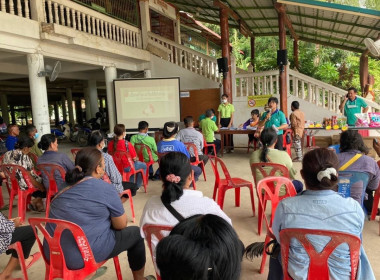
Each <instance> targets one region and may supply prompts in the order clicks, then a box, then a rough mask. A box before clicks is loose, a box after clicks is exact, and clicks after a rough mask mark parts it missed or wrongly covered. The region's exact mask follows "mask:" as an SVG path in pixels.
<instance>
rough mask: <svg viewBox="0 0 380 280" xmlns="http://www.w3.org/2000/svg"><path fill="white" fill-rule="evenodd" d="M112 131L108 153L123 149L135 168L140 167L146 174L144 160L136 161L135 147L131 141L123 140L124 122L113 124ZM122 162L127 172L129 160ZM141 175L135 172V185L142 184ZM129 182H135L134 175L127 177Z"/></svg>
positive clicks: (124, 133)
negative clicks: (113, 136) (128, 154)
mask: <svg viewBox="0 0 380 280" xmlns="http://www.w3.org/2000/svg"><path fill="white" fill-rule="evenodd" d="M113 133H114V134H115V138H114V140H112V141H110V142H109V143H108V153H109V154H110V155H113V154H114V153H115V152H116V151H124V152H129V153H130V155H131V157H132V159H133V161H134V165H135V169H136V170H138V169H142V170H143V171H144V174H146V164H145V162H141V161H138V157H137V154H136V150H135V147H133V145H132V144H131V142H129V141H127V140H124V138H125V135H127V133H126V132H125V125H124V124H117V125H115V127H114V129H113ZM123 164H124V166H125V169H124V170H125V172H129V171H130V170H131V168H130V167H129V162H128V160H127V159H125V160H124V161H123ZM142 180H143V178H142V176H141V174H140V173H139V174H137V178H136V184H137V187H138V188H140V187H141V184H142ZM129 182H132V183H133V182H135V176H134V175H133V176H131V177H130V179H129Z"/></svg>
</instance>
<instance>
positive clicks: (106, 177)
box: [103, 173, 136, 223]
mask: <svg viewBox="0 0 380 280" xmlns="http://www.w3.org/2000/svg"><path fill="white" fill-rule="evenodd" d="M103 181H104V182H107V183H109V184H112V182H111V180H110V178H109V177H108V175H107V174H106V173H104V175H103ZM125 194H126V195H128V197H129V206H130V207H131V212H132V221H133V223H134V222H135V221H136V217H135V207H134V206H133V198H132V193H131V190H124V191H122V192H121V193H120V194H119V195H120V198H121V197H122V196H123V195H125Z"/></svg>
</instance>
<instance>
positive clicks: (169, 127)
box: [157, 122, 202, 181]
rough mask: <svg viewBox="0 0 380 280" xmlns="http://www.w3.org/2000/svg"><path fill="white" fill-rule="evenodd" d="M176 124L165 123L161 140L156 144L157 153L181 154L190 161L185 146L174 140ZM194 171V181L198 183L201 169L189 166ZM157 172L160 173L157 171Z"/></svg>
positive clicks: (176, 129) (176, 130)
mask: <svg viewBox="0 0 380 280" xmlns="http://www.w3.org/2000/svg"><path fill="white" fill-rule="evenodd" d="M178 130H179V128H178V124H177V123H175V122H166V123H165V125H164V130H163V132H162V135H163V139H162V140H161V141H160V142H158V143H157V151H158V153H159V154H164V153H168V152H181V153H183V154H184V155H186V156H187V158H188V159H189V160H190V154H189V152H188V151H187V149H186V146H185V144H183V143H182V142H181V141H178V140H177V139H176V136H177V133H178ZM191 169H193V171H194V179H195V181H198V178H199V176H200V175H201V174H202V169H201V168H200V167H199V166H194V165H191ZM158 172H160V171H159V170H158Z"/></svg>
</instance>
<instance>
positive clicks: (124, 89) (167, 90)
mask: <svg viewBox="0 0 380 280" xmlns="http://www.w3.org/2000/svg"><path fill="white" fill-rule="evenodd" d="M114 86H115V103H116V121H117V123H122V124H124V125H125V127H126V129H127V130H129V131H136V130H137V125H138V122H139V121H147V122H148V123H149V129H150V130H156V129H158V128H162V127H163V126H164V123H165V122H168V121H174V122H179V121H180V101H179V98H180V88H179V78H178V77H174V78H149V79H124V80H114Z"/></svg>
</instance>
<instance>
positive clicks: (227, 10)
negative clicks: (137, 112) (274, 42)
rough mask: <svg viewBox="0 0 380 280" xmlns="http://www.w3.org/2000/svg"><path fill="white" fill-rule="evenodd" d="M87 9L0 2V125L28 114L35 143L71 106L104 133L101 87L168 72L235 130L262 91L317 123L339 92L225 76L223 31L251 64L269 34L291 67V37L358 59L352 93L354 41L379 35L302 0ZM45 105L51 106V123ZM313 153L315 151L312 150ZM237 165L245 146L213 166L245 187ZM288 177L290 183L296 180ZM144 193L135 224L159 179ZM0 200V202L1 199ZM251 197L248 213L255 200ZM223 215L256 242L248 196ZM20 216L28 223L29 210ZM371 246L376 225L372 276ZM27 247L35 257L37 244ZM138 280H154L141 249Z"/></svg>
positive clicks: (280, 78) (358, 47)
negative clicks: (95, 120)
mask: <svg viewBox="0 0 380 280" xmlns="http://www.w3.org/2000/svg"><path fill="white" fill-rule="evenodd" d="M90 2H91V1H69V0H52V1H50V0H49V1H45V0H43V1H42V0H31V1H12V0H10V1H8V0H4V1H1V6H0V11H1V12H0V22H1V23H2V24H0V50H1V52H0V101H1V110H2V113H3V116H4V115H9V116H10V118H8V120H6V122H7V123H12V122H14V121H17V120H16V117H15V116H14V112H15V111H17V109H18V108H17V107H19V106H22V107H24V109H23V110H30V108H31V110H32V119H33V123H34V124H35V125H36V126H37V128H38V130H39V132H40V135H42V134H45V133H49V132H50V126H51V123H52V120H53V119H55V120H57V119H62V118H63V119H68V120H69V122H71V123H75V122H78V121H79V120H80V119H81V118H82V117H83V116H82V115H81V114H80V112H81V111H82V108H83V112H85V114H86V118H87V119H89V118H91V117H93V116H94V114H95V112H96V111H97V110H98V109H99V108H102V109H104V110H105V111H106V112H107V124H108V125H109V127H111V128H112V127H113V126H114V124H115V122H116V119H115V109H114V108H115V104H114V103H115V100H114V95H113V92H114V88H113V83H112V81H113V80H114V79H116V78H118V77H120V76H123V75H124V77H127V78H128V77H165V76H176V75H177V76H180V77H181V90H183V91H189V92H191V91H197V90H203V89H206V90H211V89H212V90H214V92H215V91H216V100H217V102H219V93H221V92H224V93H227V94H229V96H230V99H231V101H232V103H233V104H234V105H235V108H236V111H237V113H236V117H235V121H236V123H242V122H243V121H245V120H246V117H247V115H248V114H249V112H250V110H251V109H252V108H249V107H247V98H248V97H250V96H254V95H266V94H273V95H275V96H279V98H280V101H281V104H280V105H281V109H282V110H283V111H284V112H285V114H286V115H288V114H289V113H290V110H289V107H290V103H291V101H293V100H297V101H300V103H301V104H302V106H303V108H304V111H305V113H306V115H307V118H308V119H314V120H321V119H322V118H323V117H325V116H331V115H335V114H337V112H338V111H339V109H338V106H339V104H340V102H341V100H342V98H343V97H344V96H345V95H346V90H345V89H340V88H337V87H334V86H332V85H329V84H327V83H325V82H324V81H319V80H317V79H314V78H311V77H309V76H307V75H304V74H301V73H299V71H297V69H290V68H289V66H281V67H279V68H280V70H279V69H273V70H271V71H265V72H256V71H255V69H254V67H252V68H251V69H252V70H253V71H241V70H239V69H236V65H235V63H234V57H233V56H231V47H230V44H229V42H228V38H229V30H230V29H231V28H236V29H238V30H239V32H240V33H241V34H243V35H245V36H249V37H250V38H251V59H252V65H253V66H254V65H255V38H257V37H260V36H278V37H279V46H278V49H279V50H285V49H286V40H293V44H294V48H293V49H294V53H293V54H288V56H290V55H293V56H294V60H295V66H296V68H297V65H298V64H297V61H298V59H297V57H298V51H297V50H298V42H299V41H301V40H302V41H307V42H311V43H315V44H321V45H326V46H330V47H333V48H339V49H344V50H349V51H353V52H357V53H361V54H362V59H361V69H358V70H357V71H358V72H359V71H360V73H361V82H362V84H363V86H364V84H365V82H366V81H367V80H368V61H367V57H368V55H370V54H369V53H368V50H366V47H365V45H364V43H363V41H364V39H365V38H371V39H372V40H374V41H375V40H377V39H378V38H379V36H380V11H375V10H369V9H363V8H357V7H348V6H344V5H338V4H334V3H326V2H319V1H313V0H279V1H269V0H255V1H250V0H228V1H219V0H215V1H212V0H186V1H185V0H178V1H177V0H175V1H167V2H165V1H162V0H149V1H146V0H140V1H139V5H132V6H129V7H128V8H125V7H123V8H122V9H125V10H128V9H130V11H131V12H130V14H134V15H139V16H135V17H133V19H129V18H128V17H125V14H123V15H120V14H116V12H111V10H112V9H111V10H110V6H112V5H111V2H110V1H105V2H107V3H106V4H104V7H100V6H99V5H101V3H102V1H93V2H94V3H95V2H96V3H97V4H96V5H92V6H91V4H89V3H90ZM112 2H114V1H112ZM116 2H118V1H115V3H116ZM130 2H133V1H130ZM15 3H16V4H15ZM21 3H22V4H21ZM83 4H85V5H83ZM115 6H116V5H115ZM115 10H116V8H115ZM128 11H129V10H128ZM202 22H206V23H212V24H216V25H220V27H221V36H218V34H215V33H214V32H213V31H211V30H209V29H207V28H205V27H202V26H201V25H200V24H201V23H202ZM3 23H4V24H3ZM162 24H164V25H163V26H162ZM168 26H170V28H167V27H168ZM186 37H187V38H189V37H192V38H194V41H197V42H198V43H197V45H198V47H199V48H197V47H196V46H195V47H194V45H195V43H194V45H191V42H187V43H186V42H185V39H186ZM205 46H206V47H205ZM211 49H212V50H216V51H219V50H220V49H221V51H222V56H223V57H227V59H228V67H229V71H228V73H227V74H226V75H225V77H223V78H222V77H221V75H220V73H219V72H218V69H217V68H218V67H217V60H216V57H215V56H213V51H210V50H211ZM273 56H276V54H273ZM57 60H60V61H62V70H61V72H60V75H59V77H58V78H57V80H55V81H53V82H48V81H47V79H46V77H39V76H38V73H40V72H41V70H44V68H45V66H44V65H47V64H49V65H54V64H55V62H56V61H57ZM376 78H377V77H376ZM378 78H379V79H380V77H378ZM221 84H222V87H221V90H220V91H219V86H220V85H221ZM367 103H368V104H369V105H370V106H371V108H372V110H373V111H376V110H379V109H380V106H379V105H378V104H377V103H375V102H372V101H367ZM74 104H75V105H74ZM30 106H31V107H30ZM49 106H51V107H54V112H55V116H54V118H53V117H51V115H52V114H50V113H49ZM206 106H208V105H206ZM15 107H16V108H15ZM195 107H196V106H194V108H191V109H192V110H194V112H193V114H194V115H197V114H199V111H195V110H198V109H199V110H200V111H201V112H204V109H203V108H195ZM207 108H208V107H207ZM259 109H260V110H262V108H261V107H260V108H259ZM8 111H9V112H10V114H8V113H7V112H8ZM75 112H77V113H78V114H77V116H75ZM30 121H31V119H29V122H30ZM244 136H245V135H244ZM336 140H337V139H336V138H335V141H336ZM239 141H240V143H244V145H246V143H247V141H246V137H245V138H244V139H243V138H241V139H240V138H239V137H237V141H236V142H237V143H239ZM333 141H334V138H333ZM317 144H318V145H319V146H323V143H322V142H320V143H317ZM329 144H332V143H331V142H330V143H329ZM325 146H328V144H326V145H325ZM61 147H62V149H61V151H62V152H66V153H67V154H69V150H70V148H72V144H68V143H64V144H62V145H61ZM248 158H249V154H247V153H246V150H245V149H244V150H238V151H237V152H236V153H235V154H229V155H227V156H225V158H224V160H225V162H226V163H227V166H228V168H229V169H230V172H231V174H233V175H234V176H239V177H242V178H244V179H246V180H249V181H252V175H251V171H250V168H249V165H248ZM295 167H296V168H297V170H298V171H299V170H300V167H301V165H300V164H299V163H295ZM206 173H207V176H208V180H207V181H206V182H205V181H203V180H202V179H201V180H200V181H199V183H198V185H197V187H198V189H199V190H201V191H202V192H203V193H204V195H205V196H208V197H212V188H213V185H214V177H213V176H212V171H211V167H210V166H209V165H208V166H207V167H206ZM209 175H210V176H209ZM297 178H298V179H300V175H299V172H298V174H297ZM149 188H150V189H149V193H148V194H145V193H142V192H139V193H138V194H137V196H136V198H135V199H134V203H135V211H136V225H138V223H139V218H140V215H141V212H142V209H143V206H144V204H145V202H146V201H147V200H148V199H149V198H150V197H151V196H152V195H158V194H159V193H160V192H161V184H160V182H149ZM5 193H6V190H5V187H3V194H5ZM4 199H5V200H7V199H8V197H7V196H6V195H5V196H4ZM255 199H256V201H255V202H256V208H257V205H258V201H257V197H255ZM125 209H126V212H127V213H128V215H129V208H128V206H126V205H125ZM224 210H225V212H226V213H227V215H229V216H230V217H231V219H232V222H233V225H234V227H235V229H236V231H237V232H238V234H239V236H240V238H241V240H242V241H243V242H244V244H245V245H248V244H250V243H252V242H255V241H263V239H264V235H262V236H258V235H257V233H256V228H257V217H252V212H251V211H252V209H251V208H250V204H249V201H248V193H244V192H242V202H241V207H240V208H237V207H235V206H234V204H233V196H232V195H227V197H226V202H225V208H224ZM27 216H28V217H36V216H39V215H38V214H35V213H28V215H27ZM378 237H379V236H378V223H377V222H374V221H371V222H369V221H366V222H365V228H364V231H363V240H364V243H363V244H364V248H365V250H366V253H367V254H368V256H369V260H370V262H371V264H372V267H373V269H374V272H375V275H376V276H377V277H380V268H379V267H378V266H377V265H376V264H378V263H379V262H380V258H379V255H378V250H377V247H376V246H374V245H373V244H377V243H378ZM33 250H34V251H35V250H37V246H35V247H34V248H33ZM120 259H121V265H122V271H123V275H124V277H125V279H131V278H132V276H131V273H130V270H129V269H126V268H127V267H128V265H127V260H126V259H127V258H126V256H125V254H123V255H121V256H120ZM260 261H261V259H260V258H258V259H256V260H255V261H254V262H253V263H251V262H249V261H247V260H244V261H243V271H242V277H241V279H244V280H245V279H266V276H267V272H268V267H266V270H265V272H264V274H259V273H258V268H259V266H260ZM5 264H6V258H3V257H2V258H1V260H0V267H3V266H5ZM108 267H109V269H108V272H107V273H106V274H105V275H104V276H103V277H101V278H99V279H114V278H115V274H114V270H113V269H112V268H111V267H112V264H111V263H110V262H109V263H108ZM28 272H29V273H30V274H29V278H30V279H41V278H43V275H44V264H43V262H42V260H41V261H39V262H38V263H37V264H36V265H34V266H33V267H32V268H31V269H30V270H28ZM146 272H147V273H146V274H154V268H153V265H152V262H151V259H150V255H149V250H148V248H147V268H146Z"/></svg>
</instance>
